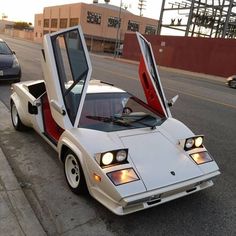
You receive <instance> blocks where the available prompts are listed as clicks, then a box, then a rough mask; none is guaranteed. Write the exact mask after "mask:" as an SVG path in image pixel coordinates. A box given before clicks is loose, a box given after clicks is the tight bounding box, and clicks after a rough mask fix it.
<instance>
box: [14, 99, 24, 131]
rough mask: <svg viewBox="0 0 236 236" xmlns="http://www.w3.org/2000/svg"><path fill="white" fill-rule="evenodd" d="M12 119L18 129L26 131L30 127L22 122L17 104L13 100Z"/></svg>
mask: <svg viewBox="0 0 236 236" xmlns="http://www.w3.org/2000/svg"><path fill="white" fill-rule="evenodd" d="M11 121H12V125H13V127H14V128H15V129H16V130H18V131H26V130H27V129H28V127H27V126H25V125H24V124H23V123H22V121H21V119H20V116H19V114H18V111H17V108H16V105H15V103H14V102H13V101H11Z"/></svg>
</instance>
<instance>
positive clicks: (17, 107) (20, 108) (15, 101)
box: [10, 92, 28, 126]
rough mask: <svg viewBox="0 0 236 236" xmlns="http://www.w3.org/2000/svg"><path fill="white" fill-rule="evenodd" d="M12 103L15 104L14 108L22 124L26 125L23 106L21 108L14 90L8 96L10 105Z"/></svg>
mask: <svg viewBox="0 0 236 236" xmlns="http://www.w3.org/2000/svg"><path fill="white" fill-rule="evenodd" d="M13 103H14V104H15V106H16V110H17V112H18V114H19V117H20V119H21V121H22V122H23V123H24V125H27V126H28V124H25V119H24V111H23V108H22V104H21V101H20V98H19V96H18V94H17V93H16V92H14V93H13V94H12V95H11V97H10V105H12V104H13Z"/></svg>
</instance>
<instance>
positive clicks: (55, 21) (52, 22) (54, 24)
mask: <svg viewBox="0 0 236 236" xmlns="http://www.w3.org/2000/svg"><path fill="white" fill-rule="evenodd" d="M51 28H57V19H51Z"/></svg>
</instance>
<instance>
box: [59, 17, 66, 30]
mask: <svg viewBox="0 0 236 236" xmlns="http://www.w3.org/2000/svg"><path fill="white" fill-rule="evenodd" d="M66 27H67V19H66V18H63V19H60V28H66Z"/></svg>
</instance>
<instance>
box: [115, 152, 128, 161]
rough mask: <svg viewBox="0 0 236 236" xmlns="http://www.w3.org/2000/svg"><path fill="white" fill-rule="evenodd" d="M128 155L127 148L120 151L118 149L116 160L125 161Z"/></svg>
mask: <svg viewBox="0 0 236 236" xmlns="http://www.w3.org/2000/svg"><path fill="white" fill-rule="evenodd" d="M126 157H127V153H126V151H125V150H120V151H118V152H117V154H116V160H117V161H118V162H122V161H124V160H125V159H126Z"/></svg>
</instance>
